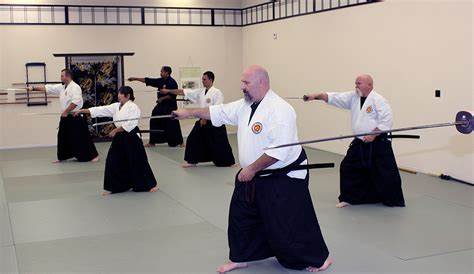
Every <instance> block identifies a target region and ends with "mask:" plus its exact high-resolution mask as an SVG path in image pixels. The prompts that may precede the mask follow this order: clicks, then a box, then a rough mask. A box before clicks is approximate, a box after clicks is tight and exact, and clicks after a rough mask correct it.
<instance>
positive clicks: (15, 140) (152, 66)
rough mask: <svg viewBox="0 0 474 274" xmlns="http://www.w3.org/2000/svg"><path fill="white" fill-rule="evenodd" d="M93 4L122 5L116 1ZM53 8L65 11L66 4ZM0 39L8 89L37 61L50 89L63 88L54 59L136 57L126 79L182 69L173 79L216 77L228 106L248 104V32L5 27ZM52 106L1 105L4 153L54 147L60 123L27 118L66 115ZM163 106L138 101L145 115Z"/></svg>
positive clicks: (144, 96) (0, 78) (140, 97)
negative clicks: (188, 69)
mask: <svg viewBox="0 0 474 274" xmlns="http://www.w3.org/2000/svg"><path fill="white" fill-rule="evenodd" d="M34 2H37V1H34ZM72 2H74V1H69V2H67V3H72ZM76 2H77V1H76ZM89 2H91V3H95V4H97V5H100V4H104V5H105V4H114V3H113V2H114V1H100V3H98V1H89ZM165 2H167V3H171V4H173V1H140V3H134V5H138V4H142V5H146V4H148V5H152V4H153V5H155V6H165V4H166V3H165ZM174 2H176V1H174ZM181 2H182V3H181V4H183V5H184V4H186V3H187V4H190V3H191V2H193V6H198V7H216V6H219V7H223V6H225V7H237V8H239V7H240V1H229V2H233V4H234V5H222V4H223V3H222V1H204V0H201V1H181ZM45 3H48V4H51V3H53V4H65V2H63V1H62V2H59V1H54V2H45ZM76 4H77V3H76ZM81 4H84V3H82V2H81ZM89 4H90V3H89ZM115 4H117V3H116V1H115ZM175 4H178V3H175ZM228 4H229V3H228ZM173 6H176V5H173ZM0 37H1V40H2V42H1V43H0V87H7V86H10V85H11V83H15V82H24V81H25V63H27V62H33V61H36V62H45V63H46V64H47V79H48V81H59V74H60V70H61V69H62V68H63V67H64V57H54V56H53V53H88V52H135V55H134V56H126V57H125V78H128V77H129V76H138V77H142V76H152V77H159V73H160V68H161V66H163V65H169V66H171V67H172V68H173V69H174V72H173V74H172V76H173V77H174V78H175V79H176V80H177V81H179V67H183V66H199V67H201V68H202V69H203V70H212V71H213V72H214V73H215V74H216V81H215V86H216V87H217V88H219V89H221V90H222V92H223V93H224V96H225V101H226V102H229V101H232V100H235V99H237V98H239V97H240V90H239V87H240V84H239V83H240V73H241V71H242V30H241V29H240V28H239V27H227V28H225V27H185V26H177V27H172V26H38V25H37V26H21V25H17V26H7V25H3V26H0ZM125 84H128V85H130V86H132V87H133V88H134V90H136V91H153V90H154V89H153V88H150V87H148V88H147V87H145V85H144V84H141V83H137V82H133V83H130V82H128V83H127V82H126V83H125ZM51 100H52V104H50V105H48V106H47V107H44V106H37V107H26V106H25V105H1V106H0V123H1V133H0V147H2V148H13V147H30V146H45V145H54V144H55V143H56V133H57V130H56V128H57V126H58V120H59V118H58V117H55V116H41V117H38V116H25V115H23V114H24V113H26V112H34V113H36V112H59V111H60V109H59V104H58V99H51ZM155 101H156V92H150V93H137V96H136V103H137V104H138V105H139V106H140V108H141V110H142V114H143V115H151V110H152V109H153V107H154V106H155ZM192 124H193V121H190V120H187V121H182V122H181V125H182V128H183V133H184V134H187V133H188V132H189V131H190V129H191V128H192ZM140 127H141V128H143V129H148V128H149V126H148V121H144V122H142V123H141V124H140ZM232 130H233V129H232V128H231V129H230V131H232ZM146 137H147V136H146Z"/></svg>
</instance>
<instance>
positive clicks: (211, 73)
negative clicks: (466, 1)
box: [202, 71, 215, 82]
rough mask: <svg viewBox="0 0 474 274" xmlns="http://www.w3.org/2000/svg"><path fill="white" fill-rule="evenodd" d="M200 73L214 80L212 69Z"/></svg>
mask: <svg viewBox="0 0 474 274" xmlns="http://www.w3.org/2000/svg"><path fill="white" fill-rule="evenodd" d="M202 75H206V76H207V78H209V80H211V81H212V82H214V79H215V76H214V73H213V72H212V71H206V72H204V73H203V74H202Z"/></svg>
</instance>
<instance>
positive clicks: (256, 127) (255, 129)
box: [252, 122, 263, 134]
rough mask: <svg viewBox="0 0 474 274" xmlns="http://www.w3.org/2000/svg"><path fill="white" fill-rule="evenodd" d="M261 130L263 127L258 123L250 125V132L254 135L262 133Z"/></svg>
mask: <svg viewBox="0 0 474 274" xmlns="http://www.w3.org/2000/svg"><path fill="white" fill-rule="evenodd" d="M262 128H263V126H262V124H261V123H259V122H256V123H254V124H253V125H252V131H253V133H255V134H259V133H260V132H262Z"/></svg>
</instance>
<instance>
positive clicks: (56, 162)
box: [51, 160, 61, 164]
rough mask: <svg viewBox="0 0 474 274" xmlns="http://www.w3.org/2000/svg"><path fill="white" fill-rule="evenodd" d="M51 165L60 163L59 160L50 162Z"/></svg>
mask: <svg viewBox="0 0 474 274" xmlns="http://www.w3.org/2000/svg"><path fill="white" fill-rule="evenodd" d="M51 163H53V164H58V163H61V160H56V161H52V162H51Z"/></svg>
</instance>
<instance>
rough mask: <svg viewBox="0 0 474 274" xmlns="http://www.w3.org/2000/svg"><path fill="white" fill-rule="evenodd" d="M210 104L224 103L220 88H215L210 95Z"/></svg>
mask: <svg viewBox="0 0 474 274" xmlns="http://www.w3.org/2000/svg"><path fill="white" fill-rule="evenodd" d="M212 104H213V105H220V104H224V94H222V92H221V91H220V90H217V91H216V92H215V93H214V95H213V96H212Z"/></svg>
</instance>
